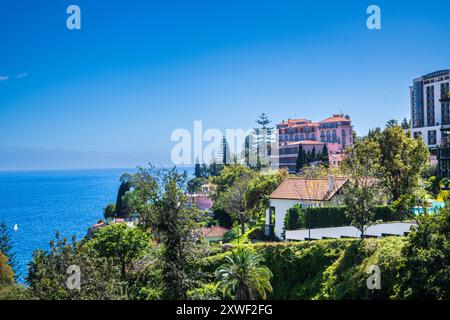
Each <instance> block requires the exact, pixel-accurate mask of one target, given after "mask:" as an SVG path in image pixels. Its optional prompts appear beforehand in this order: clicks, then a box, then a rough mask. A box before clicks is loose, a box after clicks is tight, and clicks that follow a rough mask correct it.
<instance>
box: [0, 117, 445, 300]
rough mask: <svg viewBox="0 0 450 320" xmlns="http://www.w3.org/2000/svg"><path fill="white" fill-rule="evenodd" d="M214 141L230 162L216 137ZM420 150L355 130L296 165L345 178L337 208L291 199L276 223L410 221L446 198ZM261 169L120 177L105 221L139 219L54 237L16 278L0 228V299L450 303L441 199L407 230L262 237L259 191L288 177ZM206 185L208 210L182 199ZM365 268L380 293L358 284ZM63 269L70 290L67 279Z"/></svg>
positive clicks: (408, 142) (410, 142)
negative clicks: (336, 161)
mask: <svg viewBox="0 0 450 320" xmlns="http://www.w3.org/2000/svg"><path fill="white" fill-rule="evenodd" d="M257 125H258V126H259V129H258V130H259V131H258V132H259V133H260V134H259V136H258V137H257V144H256V146H257V148H265V147H268V146H270V144H269V142H270V140H269V139H268V138H267V137H266V136H264V134H263V133H262V132H265V131H267V130H272V128H271V127H270V126H269V125H270V121H269V120H268V119H267V117H266V116H265V115H262V116H261V117H260V119H259V120H258V121H257ZM223 147H224V148H223V154H222V157H223V158H224V159H230V157H231V156H232V155H230V154H228V148H227V143H226V141H225V140H224V143H223ZM427 156H428V151H427V150H426V148H425V147H424V144H423V142H420V141H418V140H415V139H412V138H410V137H408V136H407V135H406V134H405V133H404V132H403V131H402V130H401V128H400V127H399V126H397V125H396V124H395V123H394V122H389V123H388V125H387V126H386V128H385V129H384V130H379V129H376V130H374V131H372V132H371V133H370V134H369V135H368V136H367V137H365V138H358V139H357V140H356V143H355V145H354V146H353V147H350V148H348V149H347V158H346V160H345V162H344V164H343V166H342V167H340V168H327V167H326V166H318V167H312V166H303V167H302V168H301V172H300V173H299V175H301V176H302V177H305V178H310V177H319V176H327V175H330V174H337V175H339V174H346V175H347V176H348V177H349V178H350V186H348V187H346V189H345V193H344V197H345V198H344V199H345V201H344V202H345V204H346V206H345V207H319V208H305V209H302V208H301V207H300V206H296V207H294V208H291V209H290V210H289V212H288V215H287V217H286V221H285V226H286V228H285V229H286V230H289V229H297V228H319V227H332V226H342V225H348V224H353V225H355V226H356V227H358V228H365V227H366V226H367V225H369V224H371V223H374V222H376V221H377V220H383V221H393V220H402V219H404V218H407V217H409V215H410V212H411V208H412V207H413V206H417V205H425V203H426V202H425V200H426V196H438V197H441V198H442V199H443V200H448V199H449V196H450V193H449V192H448V191H445V190H440V187H441V186H443V185H449V184H450V182H448V181H446V180H441V181H440V180H439V179H437V178H436V177H435V176H434V174H433V170H431V169H430V168H427V165H426V157H427ZM263 168H264V164H263V163H262V162H261V161H259V162H258V164H257V165H256V166H254V165H251V166H250V165H241V164H237V163H233V164H228V163H226V164H220V165H218V164H215V163H212V164H210V165H209V166H208V165H201V164H199V163H198V164H197V165H196V167H195V177H194V178H193V179H188V177H187V174H186V173H185V174H180V173H179V172H178V171H177V170H176V168H173V169H171V170H162V169H156V168H154V167H152V166H150V167H149V168H139V170H138V172H137V173H135V174H132V175H128V174H127V175H124V176H122V178H121V185H120V188H119V190H118V195H117V201H116V203H115V204H110V205H108V206H107V207H106V208H105V218H107V219H109V218H116V217H131V216H133V217H137V218H138V224H137V225H136V226H133V227H128V226H127V225H125V224H111V225H108V226H106V227H104V228H102V229H100V230H99V231H96V232H94V233H93V234H92V235H90V236H89V237H86V238H84V239H83V240H81V241H79V242H75V241H74V240H73V241H72V242H69V241H68V240H67V239H62V238H61V237H60V236H59V235H58V234H57V235H56V239H55V240H54V241H52V242H51V243H50V248H49V249H48V250H36V251H35V252H34V254H33V259H32V261H31V262H30V263H29V271H28V275H27V278H26V282H27V283H26V286H22V285H18V284H16V283H15V279H14V253H13V252H12V243H11V240H10V238H9V235H8V234H7V232H6V231H4V232H1V230H6V227H3V228H2V227H1V225H0V232H1V234H0V299H68V300H69V299H111V300H114V299H148V300H151V299H236V298H239V299H255V298H269V299H450V291H449V288H450V269H449V267H448V266H449V265H450V207H446V208H444V209H442V210H441V211H440V212H438V213H437V214H434V215H428V214H424V215H421V216H419V217H417V222H418V227H417V230H416V231H413V232H411V233H410V234H409V235H408V236H407V237H387V238H382V239H336V240H319V241H307V242H299V243H295V242H291V243H289V242H288V243H281V242H269V241H267V240H271V239H266V238H264V236H263V235H262V231H263V226H264V212H265V210H266V207H267V205H268V201H269V195H270V194H271V193H272V192H273V191H274V190H275V188H276V187H277V186H278V185H279V184H280V183H281V182H282V181H283V180H284V179H285V178H286V177H288V176H289V175H288V173H287V172H286V171H285V170H261V169H263ZM266 169H267V168H266ZM427 169H428V170H427ZM368 177H370V178H371V179H367V178H368ZM206 182H210V183H214V184H216V185H217V189H216V190H215V192H214V193H213V194H212V195H211V196H212V197H213V199H214V200H215V204H214V207H213V213H212V214H210V215H208V214H205V213H204V212H203V213H201V212H199V210H198V209H196V208H195V207H192V205H191V203H190V201H189V197H188V196H187V192H188V191H191V192H196V191H198V190H199V187H200V186H201V185H202V184H203V183H206ZM381 203H382V204H383V205H380V204H381ZM386 203H388V204H389V205H386ZM425 212H426V211H425ZM209 225H226V226H227V227H231V231H230V232H229V233H227V234H226V236H225V239H224V240H225V242H228V243H225V244H215V245H207V244H205V243H204V242H202V241H201V239H200V234H199V232H200V227H201V226H209ZM262 240H264V241H262ZM258 241H259V242H258ZM253 242H255V243H253ZM374 265H376V266H378V267H379V268H380V272H381V288H380V289H368V287H367V279H368V277H369V276H370V274H369V273H368V270H369V269H370V268H371V267H372V266H374ZM74 266H75V267H76V268H75V269H74V268H71V267H74ZM73 270H79V271H80V273H79V278H80V281H81V283H80V288H79V289H78V288H76V289H73V288H72V289H70V288H69V286H68V285H67V281H68V278H69V277H71V276H74V275H76V271H75V273H73Z"/></svg>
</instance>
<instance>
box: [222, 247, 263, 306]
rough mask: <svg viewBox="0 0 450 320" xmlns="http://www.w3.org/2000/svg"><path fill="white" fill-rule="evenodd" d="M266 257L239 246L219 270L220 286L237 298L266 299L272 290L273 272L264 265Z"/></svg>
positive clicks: (227, 257)
mask: <svg viewBox="0 0 450 320" xmlns="http://www.w3.org/2000/svg"><path fill="white" fill-rule="evenodd" d="M263 262H264V258H263V257H262V256H261V255H260V254H258V253H255V252H251V251H250V250H248V249H245V248H238V249H235V250H233V251H231V253H230V254H229V255H227V256H226V262H225V263H224V264H223V265H222V266H220V267H219V268H218V269H217V271H216V274H217V278H218V280H219V288H221V289H222V290H223V291H224V293H226V294H229V295H232V296H234V297H235V298H236V299H237V300H256V299H258V298H261V299H266V298H267V293H268V292H272V286H271V284H270V278H272V272H270V270H269V268H267V267H266V266H263V265H262V263H263Z"/></svg>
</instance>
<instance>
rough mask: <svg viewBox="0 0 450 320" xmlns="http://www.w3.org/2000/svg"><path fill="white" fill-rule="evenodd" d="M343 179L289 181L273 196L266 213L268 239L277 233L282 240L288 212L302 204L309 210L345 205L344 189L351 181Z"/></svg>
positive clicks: (295, 179) (298, 179)
mask: <svg viewBox="0 0 450 320" xmlns="http://www.w3.org/2000/svg"><path fill="white" fill-rule="evenodd" d="M348 181H349V180H348V179H347V178H343V177H331V176H330V177H327V178H311V179H305V178H287V179H286V180H284V181H283V182H282V183H281V184H280V185H279V186H278V188H277V189H276V190H275V191H274V192H272V194H271V195H270V201H269V206H268V208H267V210H266V227H265V234H266V236H270V235H272V233H274V234H275V236H276V237H277V238H279V239H281V235H282V233H283V228H284V220H285V217H286V213H287V211H288V210H289V209H290V208H292V207H293V206H295V205H296V204H301V205H302V207H303V208H306V207H325V206H337V205H340V204H342V187H343V186H344V185H345V184H346V183H347V182H348Z"/></svg>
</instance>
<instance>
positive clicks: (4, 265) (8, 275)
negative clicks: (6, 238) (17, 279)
mask: <svg viewBox="0 0 450 320" xmlns="http://www.w3.org/2000/svg"><path fill="white" fill-rule="evenodd" d="M13 283H14V272H13V271H12V269H11V267H10V265H9V261H8V257H6V255H4V254H3V253H2V252H1V251H0V288H2V287H4V286H7V285H11V284H13Z"/></svg>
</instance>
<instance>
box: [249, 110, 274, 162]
mask: <svg viewBox="0 0 450 320" xmlns="http://www.w3.org/2000/svg"><path fill="white" fill-rule="evenodd" d="M255 122H256V124H257V125H258V126H257V127H256V128H255V129H254V130H255V134H256V149H257V162H259V166H265V165H267V164H270V161H269V156H270V154H271V146H270V145H271V143H272V133H273V130H274V127H271V126H270V124H271V123H272V121H271V120H269V117H268V116H267V115H266V114H265V113H262V114H261V115H260V116H259V118H258V119H257V120H256V121H255ZM261 156H262V157H263V158H264V163H262V162H261ZM258 160H259V161H258Z"/></svg>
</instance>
